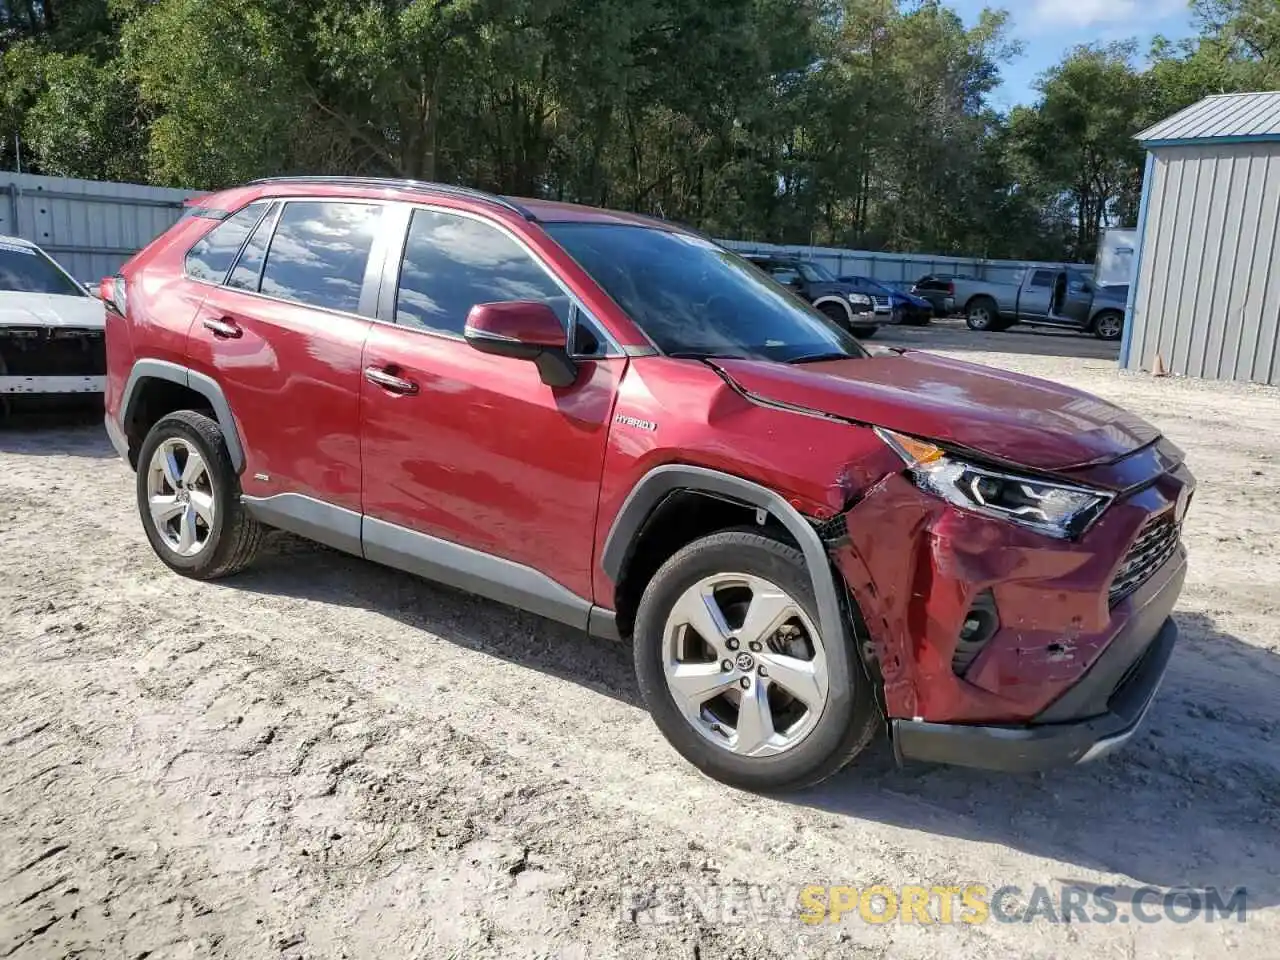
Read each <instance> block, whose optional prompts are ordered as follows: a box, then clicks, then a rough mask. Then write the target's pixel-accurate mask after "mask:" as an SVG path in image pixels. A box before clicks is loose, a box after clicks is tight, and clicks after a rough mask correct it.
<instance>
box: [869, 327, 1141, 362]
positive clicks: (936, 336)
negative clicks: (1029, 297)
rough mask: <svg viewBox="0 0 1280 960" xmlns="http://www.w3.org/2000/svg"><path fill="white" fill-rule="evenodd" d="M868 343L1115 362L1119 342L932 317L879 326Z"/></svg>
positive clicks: (1071, 334) (1048, 330)
mask: <svg viewBox="0 0 1280 960" xmlns="http://www.w3.org/2000/svg"><path fill="white" fill-rule="evenodd" d="M867 346H868V347H870V348H875V347H879V346H884V347H908V348H910V349H914V350H940V351H943V352H953V351H955V352H965V353H968V352H974V353H1008V354H1022V355H1026V356H1042V357H1075V358H1079V359H1083V360H1109V361H1115V360H1117V359H1118V358H1119V356H1120V344H1119V343H1116V342H1110V343H1107V342H1104V341H1102V340H1099V339H1097V338H1096V337H1094V336H1092V335H1091V334H1082V333H1074V332H1070V331H1065V330H1053V329H1050V328H1048V327H1013V328H1012V329H1009V330H1006V331H1004V332H1003V333H979V332H977V331H975V330H970V329H969V328H968V327H966V326H965V323H964V321H963V320H934V321H933V322H932V323H931V324H929V325H928V326H926V327H881V328H880V330H879V332H878V333H877V334H876V337H875V339H874V340H869V341H868V342H867Z"/></svg>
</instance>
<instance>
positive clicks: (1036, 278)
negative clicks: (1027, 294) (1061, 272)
mask: <svg viewBox="0 0 1280 960" xmlns="http://www.w3.org/2000/svg"><path fill="white" fill-rule="evenodd" d="M1053 277H1054V273H1053V271H1052V270H1037V271H1036V272H1035V273H1033V274H1032V275H1031V286H1033V287H1052V286H1053Z"/></svg>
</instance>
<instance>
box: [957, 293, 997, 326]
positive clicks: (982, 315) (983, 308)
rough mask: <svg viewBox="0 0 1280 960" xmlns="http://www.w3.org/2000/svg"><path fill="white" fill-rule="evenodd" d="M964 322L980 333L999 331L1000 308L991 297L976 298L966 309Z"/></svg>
mask: <svg viewBox="0 0 1280 960" xmlns="http://www.w3.org/2000/svg"><path fill="white" fill-rule="evenodd" d="M964 314H965V316H964V322H965V323H966V324H967V325H968V327H969V329H970V330H977V331H978V332H980V333H981V332H989V331H998V330H1000V329H1001V327H1000V307H999V305H998V304H997V303H996V302H995V301H994V300H992V299H991V298H990V297H974V298H973V299H972V300H970V301H969V303H968V305H967V306H966V307H965V308H964Z"/></svg>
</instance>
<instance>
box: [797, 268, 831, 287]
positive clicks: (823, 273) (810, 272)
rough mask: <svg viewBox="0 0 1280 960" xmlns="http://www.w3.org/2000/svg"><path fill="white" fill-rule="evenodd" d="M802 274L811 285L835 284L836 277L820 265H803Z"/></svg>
mask: <svg viewBox="0 0 1280 960" xmlns="http://www.w3.org/2000/svg"><path fill="white" fill-rule="evenodd" d="M799 266H800V273H801V274H803V276H804V278H805V279H806V280H808V281H809V282H810V283H835V282H836V277H835V274H833V273H832V272H831V271H830V270H828V269H827V268H826V267H824V266H823V265H822V264H820V263H802V264H800V265H799Z"/></svg>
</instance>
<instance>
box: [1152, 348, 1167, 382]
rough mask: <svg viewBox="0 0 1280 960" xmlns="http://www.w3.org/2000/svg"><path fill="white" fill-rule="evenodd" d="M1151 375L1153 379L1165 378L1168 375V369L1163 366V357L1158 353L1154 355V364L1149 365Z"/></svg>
mask: <svg viewBox="0 0 1280 960" xmlns="http://www.w3.org/2000/svg"><path fill="white" fill-rule="evenodd" d="M1151 375H1152V376H1153V377H1167V376H1168V375H1169V368H1168V367H1166V366H1165V365H1164V357H1162V356H1161V355H1160V354H1158V353H1157V354H1156V361H1155V363H1153V364H1151Z"/></svg>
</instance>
